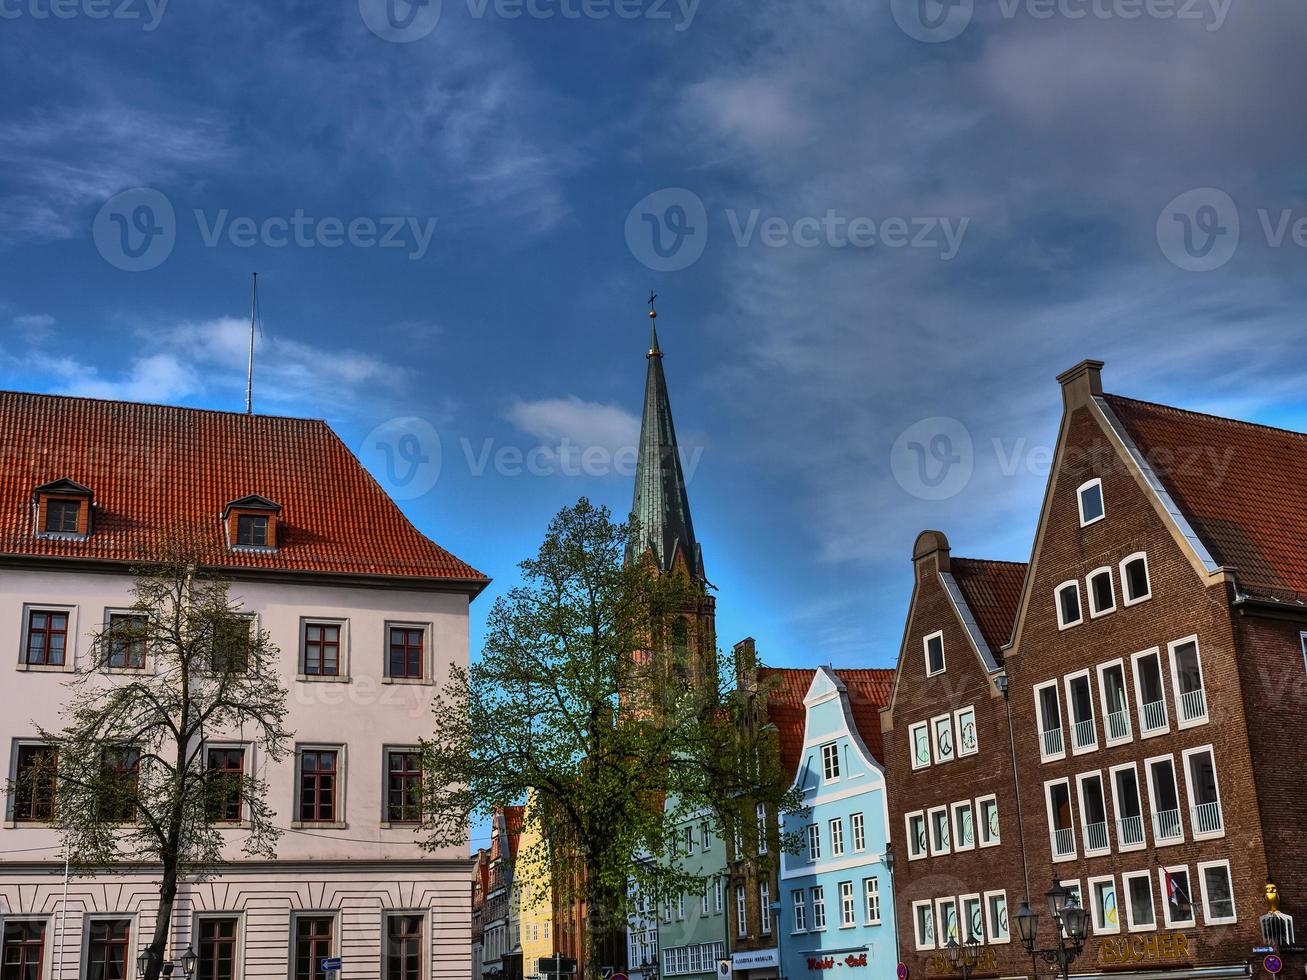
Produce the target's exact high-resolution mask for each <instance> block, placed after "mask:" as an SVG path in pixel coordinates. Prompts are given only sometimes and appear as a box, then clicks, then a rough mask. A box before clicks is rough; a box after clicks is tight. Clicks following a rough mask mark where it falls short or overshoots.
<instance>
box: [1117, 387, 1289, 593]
mask: <svg viewBox="0 0 1307 980" xmlns="http://www.w3.org/2000/svg"><path fill="white" fill-rule="evenodd" d="M1104 397H1105V399H1106V400H1107V403H1108V405H1110V406H1111V408H1112V410H1113V412H1115V414H1116V416H1117V418H1119V419H1120V420H1121V423H1122V425H1124V426H1125V428H1126V430H1127V431H1128V432H1129V434H1130V437H1131V438H1132V439H1133V440H1134V442H1135V445H1136V446H1137V448H1138V449H1139V451H1140V452H1141V453H1142V454H1143V455H1144V457H1145V458H1146V459H1147V460H1148V461H1149V464H1150V465H1151V466H1152V468H1153V470H1154V472H1155V473H1157V475H1158V478H1159V479H1161V481H1162V483H1163V485H1164V486H1165V487H1166V489H1167V491H1168V492H1169V493H1170V495H1171V497H1172V499H1173V500H1174V501H1175V503H1176V505H1177V506H1178V507H1179V508H1180V511H1181V513H1183V514H1184V516H1185V518H1186V519H1187V520H1188V521H1189V523H1190V525H1191V526H1192V527H1193V529H1194V531H1195V532H1197V534H1198V537H1199V538H1200V539H1201V540H1202V542H1203V544H1205V545H1206V546H1207V549H1208V551H1210V552H1211V555H1212V557H1213V558H1214V559H1215V560H1216V561H1217V562H1218V563H1219V564H1221V565H1225V566H1228V567H1231V568H1233V569H1234V574H1235V579H1236V581H1237V582H1238V585H1239V588H1240V589H1242V590H1243V591H1244V592H1246V593H1248V594H1251V595H1255V596H1261V597H1269V598H1278V599H1289V600H1295V599H1299V598H1302V597H1307V549H1304V548H1303V545H1302V542H1303V540H1304V538H1307V492H1304V487H1307V435H1304V434H1303V433H1301V432H1291V431H1289V430H1286V429H1273V428H1270V427H1269V426H1264V425H1255V424H1253V423H1251V422H1240V421H1236V420H1234V419H1226V418H1220V417H1218V416H1215V415H1203V414H1201V413H1199V412H1190V411H1185V410H1184V409H1179V408H1171V407H1169V406H1166V405H1154V404H1152V403H1150V402H1141V401H1136V400H1134V399H1133V398H1123V397H1121V396H1119V395H1105V396H1104Z"/></svg>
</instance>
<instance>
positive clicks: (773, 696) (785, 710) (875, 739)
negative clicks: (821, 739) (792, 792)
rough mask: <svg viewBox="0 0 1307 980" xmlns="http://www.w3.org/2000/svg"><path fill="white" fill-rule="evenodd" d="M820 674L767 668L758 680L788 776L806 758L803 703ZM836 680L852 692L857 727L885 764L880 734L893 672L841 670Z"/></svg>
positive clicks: (810, 671)
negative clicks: (883, 711) (882, 709)
mask: <svg viewBox="0 0 1307 980" xmlns="http://www.w3.org/2000/svg"><path fill="white" fill-rule="evenodd" d="M815 673H816V671H813V670H796V669H793V668H779V667H763V668H760V669H759V671H758V680H759V682H760V683H761V684H762V685H763V686H764V689H765V690H766V691H767V713H768V715H769V717H770V719H771V721H772V723H773V724H774V725H775V726H776V728H777V730H778V732H779V739H778V740H779V743H780V755H781V765H782V766H783V767H784V769H785V772H786V774H787V775H792V774H793V773H794V772H796V771H797V770H798V767H799V762H800V761H801V759H802V757H803V729H804V708H803V699H804V697H805V696H806V695H807V693H808V688H809V687H811V686H812V678H813V675H814V674H815ZM835 676H836V677H838V678H839V679H840V680H841V681H843V682H844V686H845V688H846V689H847V690H848V696H849V709H850V710H851V711H852V713H853V724H854V725H855V726H856V728H857V730H858V734H859V735H861V736H862V741H863V743H864V744H865V745H866V746H867V750H868V751H869V752H871V754H872V755H873V756H875V758H876V761H877V762H880V763H882V764H884V757H885V753H884V743H883V742H882V740H881V733H880V709H881V708H882V707H884V706H885V705H887V704H889V698H890V692H891V691H892V689H893V686H894V671H892V670H839V669H837V670H836V671H835Z"/></svg>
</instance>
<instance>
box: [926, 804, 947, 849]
mask: <svg viewBox="0 0 1307 980" xmlns="http://www.w3.org/2000/svg"><path fill="white" fill-rule="evenodd" d="M936 814H943V816H944V828H945V830H946V831H947V832H948V838H949V839H948V842H947V843H945V844H944V845H943V846H942V847H939V848H936V847H935V816H936ZM951 819H952V818H951V816H950V814H949V808H948V806H947V805H946V806H936V807H931V808H930V809H929V810H927V811H926V846H927V847H928V848H929V849H930V856H931V857H939V856H940V855H941V854H950V853H952V851H953V828H952V827H951V826H950V824H949V821H950V820H951Z"/></svg>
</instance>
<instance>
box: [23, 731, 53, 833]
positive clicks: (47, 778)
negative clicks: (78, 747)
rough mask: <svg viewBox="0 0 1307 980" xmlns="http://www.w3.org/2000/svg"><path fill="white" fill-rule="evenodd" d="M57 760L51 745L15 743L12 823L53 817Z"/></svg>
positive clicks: (43, 820) (46, 819) (41, 820)
mask: <svg viewBox="0 0 1307 980" xmlns="http://www.w3.org/2000/svg"><path fill="white" fill-rule="evenodd" d="M58 760H59V756H58V753H57V752H56V751H55V748H54V746H53V745H20V746H18V763H17V766H16V772H15V773H14V783H15V785H14V793H13V799H14V815H13V819H14V822H15V823H24V822H36V823H46V822H49V821H50V820H53V819H54V801H55V790H56V788H57V786H58V778H59V775H58V768H57V767H58Z"/></svg>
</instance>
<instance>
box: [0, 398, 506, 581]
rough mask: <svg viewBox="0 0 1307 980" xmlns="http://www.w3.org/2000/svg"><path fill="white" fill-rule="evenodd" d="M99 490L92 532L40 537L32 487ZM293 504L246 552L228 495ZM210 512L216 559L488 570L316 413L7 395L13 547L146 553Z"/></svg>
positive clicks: (8, 512) (1, 480)
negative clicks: (271, 533)
mask: <svg viewBox="0 0 1307 980" xmlns="http://www.w3.org/2000/svg"><path fill="white" fill-rule="evenodd" d="M63 478H66V479H70V480H75V481H76V482H77V483H81V484H84V485H85V486H87V487H89V488H90V489H91V491H92V492H93V493H94V494H95V497H94V512H93V515H92V534H91V535H90V537H89V538H87V539H86V540H84V541H75V540H74V541H70V540H44V539H38V538H36V537H34V536H33V527H32V523H33V519H34V515H33V507H32V491H33V490H34V489H35V488H36V487H38V486H40V485H42V484H45V483H49V482H51V481H53V480H58V479H63ZM249 494H261V495H263V496H264V497H268V498H270V499H271V500H274V501H276V502H277V503H279V504H281V506H282V510H281V513H280V515H279V522H278V545H279V547H278V549H277V550H276V551H275V552H270V553H266V554H263V553H257V552H248V551H241V552H233V551H230V550H228V548H227V547H226V542H225V537H224V532H223V529H222V523H221V515H222V511H223V508H224V506H225V505H226V504H228V503H229V502H231V501H233V500H237V499H239V498H241V497H245V496H247V495H249ZM195 520H199V521H202V522H203V523H204V525H205V526H207V527H208V528H209V529H211V532H212V540H213V551H214V557H213V564H215V565H220V566H224V567H239V568H250V569H265V570H269V571H293V572H318V573H329V574H348V575H382V576H406V577H418V578H434V579H447V580H460V581H467V582H468V583H469V584H470V587H471V588H472V589H475V590H477V591H479V589H480V588H481V587H484V585H485V583H486V581H487V579H486V578H485V576H483V575H482V574H481V573H480V572H478V571H477V570H476V569H474V568H472V567H471V566H470V565H467V564H465V563H464V562H462V561H460V560H459V559H457V558H455V557H454V556H453V555H451V554H450V553H449V552H447V551H445V550H444V549H443V548H441V547H440V546H439V545H437V544H436V543H435V542H433V541H431V540H430V539H428V538H427V537H425V536H424V535H422V534H421V533H420V532H419V531H418V530H417V529H416V528H415V527H413V525H412V524H410V523H409V521H408V519H407V518H406V517H405V516H404V514H403V512H401V511H400V509H399V507H398V506H396V504H395V503H394V501H392V500H391V499H390V498H389V497H388V496H387V495H386V493H385V491H384V490H382V488H381V487H380V486H379V485H378V484H377V482H376V481H375V480H374V479H373V478H372V476H371V475H370V474H369V473H368V472H367V470H365V469H364V468H363V466H362V464H360V463H359V461H358V460H357V459H356V458H355V457H354V455H353V454H352V453H351V452H350V451H349V450H348V449H347V448H346V446H345V444H344V443H343V442H341V440H340V438H339V437H338V436H337V435H336V434H335V433H334V432H332V430H331V429H330V428H329V427H328V426H327V424H326V423H325V422H322V421H320V420H316V419H296V418H283V417H278V416H270V415H240V414H236V413H232V412H215V411H207V410H203V409H194V408H174V407H170V406H165V405H145V404H138V403H134V402H117V401H102V400H99V399H92V398H70V397H65V396H58V395H39V394H28V393H23V392H0V555H22V556H40V557H50V558H68V559H90V560H100V561H113V562H132V561H139V560H141V559H142V558H143V557H146V556H148V554H149V551H150V546H151V540H152V537H153V535H154V534H155V532H156V531H157V530H158V528H160V527H161V526H164V525H167V524H169V523H172V522H175V521H195Z"/></svg>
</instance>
